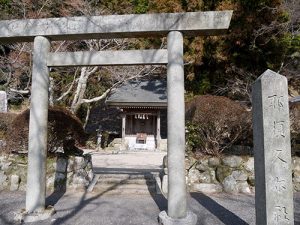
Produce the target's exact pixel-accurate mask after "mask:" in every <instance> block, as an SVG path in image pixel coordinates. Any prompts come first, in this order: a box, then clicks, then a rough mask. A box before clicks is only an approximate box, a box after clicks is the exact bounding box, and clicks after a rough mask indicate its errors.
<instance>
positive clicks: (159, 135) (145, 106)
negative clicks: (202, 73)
mask: <svg viewBox="0 0 300 225" xmlns="http://www.w3.org/2000/svg"><path fill="white" fill-rule="evenodd" d="M106 105H107V106H108V107H116V108H118V109H119V110H120V111H121V119H122V120H121V126H122V128H121V134H120V135H121V138H122V145H123V146H124V147H125V148H126V149H128V150H139V149H140V150H155V149H160V148H165V147H162V143H163V145H165V143H166V134H167V129H166V127H167V121H166V110H167V82H166V80H159V79H155V80H135V81H128V82H126V83H124V84H123V85H121V86H120V87H118V88H116V89H115V90H114V91H112V93H111V94H110V96H109V97H108V98H107V100H106Z"/></svg>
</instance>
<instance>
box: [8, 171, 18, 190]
mask: <svg viewBox="0 0 300 225" xmlns="http://www.w3.org/2000/svg"><path fill="white" fill-rule="evenodd" d="M19 183H20V177H19V176H18V175H15V174H13V175H11V176H10V190H11V191H17V190H18V189H19Z"/></svg>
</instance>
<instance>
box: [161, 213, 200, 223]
mask: <svg viewBox="0 0 300 225" xmlns="http://www.w3.org/2000/svg"><path fill="white" fill-rule="evenodd" d="M158 220H159V224H160V225H196V223H197V215H196V214H195V213H193V212H191V211H188V212H187V215H186V217H185V218H180V219H174V218H171V217H169V216H168V214H167V212H166V211H162V212H160V213H159V216H158Z"/></svg>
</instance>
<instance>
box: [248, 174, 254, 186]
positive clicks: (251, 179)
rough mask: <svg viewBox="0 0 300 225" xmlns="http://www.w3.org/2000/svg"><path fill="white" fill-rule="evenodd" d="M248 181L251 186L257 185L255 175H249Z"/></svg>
mask: <svg viewBox="0 0 300 225" xmlns="http://www.w3.org/2000/svg"><path fill="white" fill-rule="evenodd" d="M247 181H248V184H249V185H250V186H252V187H254V186H255V178H254V175H251V176H249V177H248V180H247Z"/></svg>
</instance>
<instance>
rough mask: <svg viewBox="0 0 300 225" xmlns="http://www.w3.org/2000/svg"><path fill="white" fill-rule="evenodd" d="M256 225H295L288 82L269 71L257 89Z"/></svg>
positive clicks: (254, 120) (254, 122) (257, 85)
mask: <svg viewBox="0 0 300 225" xmlns="http://www.w3.org/2000/svg"><path fill="white" fill-rule="evenodd" d="M252 98H253V136H254V157H255V201H256V206H255V207H256V224H267V225H271V224H272V225H273V224H277V225H279V224H280V225H291V224H294V216H293V188H292V173H291V146H290V130H289V126H290V123H289V108H288V92H287V81H286V78H285V77H283V76H281V75H279V74H277V73H275V72H273V71H270V70H267V71H266V72H265V73H264V74H263V75H262V76H260V77H259V78H258V79H257V80H256V82H255V83H254V85H253V93H252Z"/></svg>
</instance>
